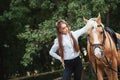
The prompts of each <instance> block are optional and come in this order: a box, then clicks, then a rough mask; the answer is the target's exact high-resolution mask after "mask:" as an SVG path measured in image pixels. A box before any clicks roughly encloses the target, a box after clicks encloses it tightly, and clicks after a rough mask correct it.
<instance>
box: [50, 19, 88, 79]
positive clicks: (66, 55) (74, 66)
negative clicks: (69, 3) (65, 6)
mask: <svg viewBox="0 0 120 80" xmlns="http://www.w3.org/2000/svg"><path fill="white" fill-rule="evenodd" d="M55 27H56V30H57V38H56V39H55V40H54V44H53V46H52V47H51V49H50V52H49V54H50V55H51V56H52V57H54V58H56V59H58V60H60V61H61V62H62V63H63V65H64V67H65V68H64V73H63V78H62V80H70V78H71V74H72V73H74V80H80V79H81V74H82V61H81V57H80V55H79V54H80V50H79V45H78V38H79V36H81V35H82V34H84V33H85V32H86V31H87V30H88V28H87V27H83V28H81V29H79V30H76V31H70V29H69V25H68V24H67V22H66V21H65V20H59V21H57V22H56V26H55ZM57 51H58V52H59V55H58V54H57Z"/></svg>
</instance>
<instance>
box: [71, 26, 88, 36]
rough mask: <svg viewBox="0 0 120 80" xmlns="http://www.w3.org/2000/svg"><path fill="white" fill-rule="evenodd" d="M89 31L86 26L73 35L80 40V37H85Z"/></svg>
mask: <svg viewBox="0 0 120 80" xmlns="http://www.w3.org/2000/svg"><path fill="white" fill-rule="evenodd" d="M87 30H88V28H87V27H86V26H84V27H83V28H81V29H79V30H76V31H74V32H73V34H74V35H75V36H76V37H77V38H78V37H80V36H81V35H83V34H84V33H86V32H87Z"/></svg>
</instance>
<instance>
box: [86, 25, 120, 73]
mask: <svg viewBox="0 0 120 80" xmlns="http://www.w3.org/2000/svg"><path fill="white" fill-rule="evenodd" d="M98 27H100V25H98ZM108 38H109V42H110V47H111V48H112V44H111V41H110V37H108ZM105 39H106V35H105V30H104V29H103V42H102V43H101V44H92V43H91V41H90V39H89V36H87V40H88V41H89V44H90V53H92V49H93V50H94V49H95V48H97V47H98V48H100V49H101V48H103V49H104V44H105ZM103 49H101V50H103ZM111 50H112V49H111ZM102 52H103V53H104V51H102ZM111 52H112V51H111ZM94 57H95V66H96V73H97V60H99V61H100V62H102V63H103V64H104V65H105V66H106V67H107V68H108V69H110V70H112V71H114V72H117V73H119V74H120V72H118V71H116V70H115V69H113V68H112V67H111V62H112V61H109V60H108V59H107V56H106V55H105V53H104V58H105V60H106V62H107V63H106V62H105V61H103V60H102V61H101V60H100V59H98V58H97V57H96V56H95V55H94ZM112 57H113V55H112ZM111 60H112V59H111Z"/></svg>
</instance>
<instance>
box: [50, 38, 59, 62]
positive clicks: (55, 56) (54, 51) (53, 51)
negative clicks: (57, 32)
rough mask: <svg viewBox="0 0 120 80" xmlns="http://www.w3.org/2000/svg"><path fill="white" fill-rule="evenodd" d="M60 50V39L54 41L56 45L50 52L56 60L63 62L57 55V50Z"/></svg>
mask: <svg viewBox="0 0 120 80" xmlns="http://www.w3.org/2000/svg"><path fill="white" fill-rule="evenodd" d="M58 48H59V45H58V39H55V40H54V44H53V46H52V47H51V49H50V51H49V54H50V55H51V56H52V57H54V58H55V59H58V60H60V61H61V57H60V56H59V55H58V54H57V53H56V52H57V50H58Z"/></svg>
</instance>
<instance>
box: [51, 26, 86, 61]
mask: <svg viewBox="0 0 120 80" xmlns="http://www.w3.org/2000/svg"><path fill="white" fill-rule="evenodd" d="M85 32H87V27H86V26H85V27H83V28H81V29H79V30H76V31H71V33H72V35H73V36H74V38H75V39H76V41H77V42H78V38H79V36H81V35H82V34H84V33H85ZM62 39H63V48H64V60H70V59H74V58H76V57H77V56H79V53H80V52H75V50H74V48H73V41H72V38H71V37H70V35H69V34H66V35H62ZM58 49H59V43H58V39H57V38H56V39H55V40H54V44H53V46H52V47H51V49H50V51H49V54H50V55H51V56H52V57H54V58H56V59H58V60H60V61H61V57H60V56H59V55H58V54H57V53H56V52H57V50H58Z"/></svg>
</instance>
